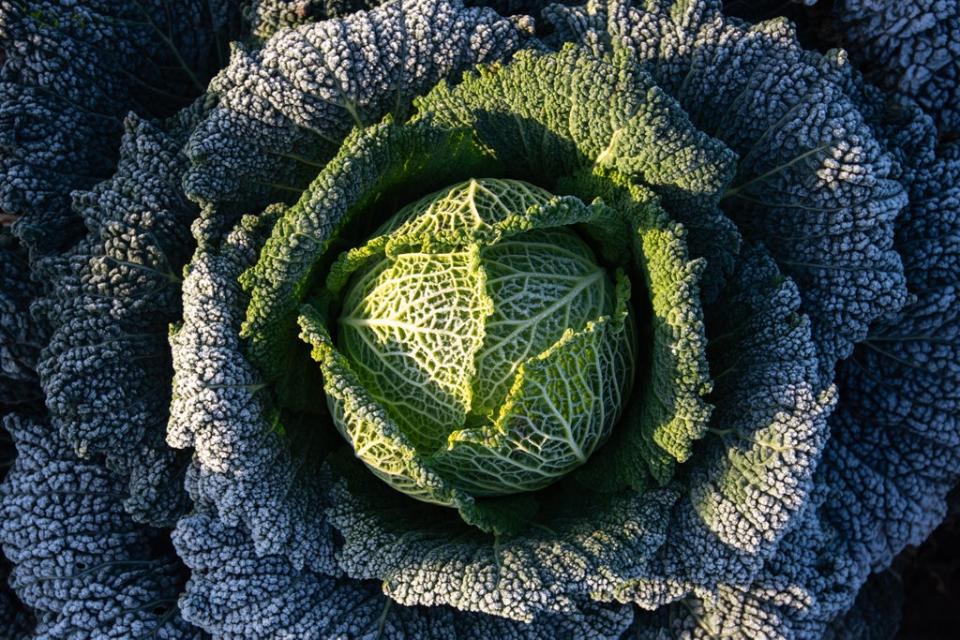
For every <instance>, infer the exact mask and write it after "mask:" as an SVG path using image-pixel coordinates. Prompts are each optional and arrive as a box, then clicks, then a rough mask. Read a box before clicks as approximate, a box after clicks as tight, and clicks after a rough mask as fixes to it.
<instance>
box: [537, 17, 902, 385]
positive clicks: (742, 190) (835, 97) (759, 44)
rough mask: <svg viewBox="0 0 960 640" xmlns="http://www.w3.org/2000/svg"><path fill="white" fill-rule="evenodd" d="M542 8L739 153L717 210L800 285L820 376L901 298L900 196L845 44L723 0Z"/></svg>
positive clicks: (892, 310)
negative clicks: (815, 47)
mask: <svg viewBox="0 0 960 640" xmlns="http://www.w3.org/2000/svg"><path fill="white" fill-rule="evenodd" d="M546 13H547V14H548V17H549V18H550V19H551V20H552V21H554V22H555V23H556V24H557V26H558V29H559V30H560V32H561V33H562V34H564V35H565V36H567V37H569V38H575V39H577V40H579V41H581V42H583V43H584V44H585V45H587V46H590V47H600V48H605V47H607V46H611V45H612V46H613V47H614V48H625V49H627V50H628V51H630V52H631V53H632V54H633V55H634V56H635V57H636V58H637V60H638V62H639V63H641V64H644V65H646V66H647V67H648V68H649V69H650V70H651V72H652V73H653V75H654V77H655V78H656V81H657V83H658V84H659V85H660V86H661V87H663V90H664V91H666V92H667V93H668V94H670V95H671V96H673V97H674V98H676V100H677V101H678V102H679V103H680V104H681V105H682V107H683V109H684V111H686V113H687V114H688V115H689V117H690V119H691V121H692V122H693V123H694V125H696V126H697V127H698V128H700V129H702V130H703V131H704V132H706V133H708V134H711V135H713V136H715V137H716V138H718V139H720V140H722V141H723V142H724V143H726V144H727V145H729V147H730V148H731V149H733V150H734V151H736V152H737V154H739V156H740V158H739V162H738V164H737V176H736V178H735V179H734V183H733V185H732V186H731V187H730V188H729V189H728V190H727V191H726V193H725V194H724V198H723V202H722V207H723V210H724V211H725V212H726V213H727V215H728V216H729V217H730V219H731V220H733V221H734V222H736V223H737V226H738V228H739V229H740V231H741V232H742V233H743V234H744V236H745V237H746V238H748V239H750V240H754V241H762V242H764V243H765V244H766V245H767V247H768V248H769V249H770V251H771V253H772V254H773V256H774V257H775V258H776V260H777V262H778V264H779V265H780V267H781V268H782V269H783V271H784V273H786V274H788V275H790V276H791V277H792V278H793V279H794V280H795V281H796V282H797V284H798V285H799V287H800V291H801V293H802V296H803V304H804V306H803V311H804V312H805V313H807V314H808V315H809V316H810V319H811V321H812V322H813V334H814V338H815V340H816V342H817V345H818V348H819V350H820V354H821V355H820V359H821V362H822V367H823V374H824V375H829V374H830V372H831V371H832V368H833V364H834V362H835V361H836V360H837V359H838V358H843V357H846V356H848V355H849V354H850V353H851V351H852V349H853V344H854V343H855V342H858V341H860V340H862V339H863V338H864V337H865V336H866V334H867V330H868V327H869V325H870V323H872V322H873V321H875V320H877V319H878V318H880V317H883V316H885V315H888V314H891V313H895V312H896V311H897V310H898V309H899V308H900V307H902V306H903V304H904V302H905V301H906V288H905V282H904V276H903V267H902V265H901V263H900V259H899V256H898V255H897V253H896V251H895V250H894V248H893V222H894V218H895V217H896V215H897V214H898V213H899V212H900V211H901V209H902V208H903V206H904V205H905V204H906V194H905V192H904V189H903V187H902V186H901V185H900V184H899V183H898V182H896V181H895V180H894V179H893V178H895V177H896V176H895V175H894V174H895V165H894V163H893V160H892V157H891V156H890V155H889V154H888V153H886V152H885V151H884V149H883V148H882V147H881V146H880V144H879V143H878V142H877V141H876V139H875V137H874V135H873V134H872V132H871V130H870V128H869V127H868V125H867V124H866V123H865V122H864V119H863V117H862V116H861V114H860V113H859V111H858V109H859V105H858V104H857V103H856V102H855V100H853V99H851V97H850V96H849V95H847V94H846V93H845V90H844V89H845V86H844V83H843V82H842V80H841V79H840V78H838V77H837V72H836V66H837V65H838V64H839V65H842V64H844V57H843V54H842V52H831V53H828V54H827V55H826V56H821V55H818V54H816V53H813V52H807V51H804V50H803V49H802V48H801V47H800V46H799V43H798V42H797V40H796V36H795V33H794V30H793V27H792V25H790V24H789V23H788V22H787V21H785V20H782V19H781V20H772V21H769V22H764V23H761V24H758V25H755V26H748V25H745V24H744V23H742V22H740V21H738V20H728V19H725V18H724V17H723V16H722V14H721V13H720V2H719V0H694V1H691V2H674V1H671V0H655V1H654V2H649V3H646V4H645V5H644V6H643V7H640V6H631V5H630V4H629V2H626V1H624V0H610V1H609V2H599V1H598V2H593V1H591V2H590V3H588V4H587V5H586V6H584V7H573V8H568V7H552V8H551V9H549V10H547V12H546Z"/></svg>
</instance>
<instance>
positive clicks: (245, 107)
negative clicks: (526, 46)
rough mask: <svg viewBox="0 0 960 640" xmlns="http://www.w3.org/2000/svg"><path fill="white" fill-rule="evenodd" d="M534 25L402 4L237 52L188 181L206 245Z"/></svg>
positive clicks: (286, 196)
mask: <svg viewBox="0 0 960 640" xmlns="http://www.w3.org/2000/svg"><path fill="white" fill-rule="evenodd" d="M528 27H529V25H528V24H527V23H526V21H524V20H508V19H504V18H501V17H500V16H498V15H497V14H496V13H494V12H493V11H492V10H490V9H482V8H470V9H466V8H464V7H463V6H462V5H461V4H460V3H459V2H458V1H457V0H453V1H450V0H402V1H401V2H391V3H388V4H387V5H384V6H383V7H379V8H376V9H373V10H371V11H361V12H358V13H355V14H353V15H350V16H347V17H345V18H342V19H336V20H327V21H324V22H320V23H317V24H307V25H303V26H301V27H299V28H296V29H287V30H282V31H280V32H278V33H277V34H275V35H274V36H273V37H272V38H270V39H269V40H268V41H267V42H266V43H265V44H264V46H263V47H262V48H260V49H255V50H248V49H247V48H245V47H244V46H242V45H235V46H234V49H233V53H232V56H231V61H230V65H229V66H227V68H226V69H224V70H223V71H222V72H221V73H220V74H219V75H218V76H217V77H216V78H214V79H213V81H212V82H211V83H210V87H209V91H210V92H211V93H212V94H214V95H216V96H218V99H219V103H218V106H217V107H216V108H215V109H214V110H213V111H212V112H211V113H210V115H209V116H208V118H207V119H206V121H205V122H203V123H201V124H200V126H198V127H197V129H196V131H195V132H194V134H193V135H192V136H191V139H190V142H189V144H188V145H187V153H188V155H189V156H190V158H191V159H192V160H193V162H194V166H193V168H192V169H191V170H190V171H189V172H188V174H187V176H186V177H185V180H184V186H185V188H186V190H187V192H188V193H189V194H190V196H191V197H192V198H193V199H195V200H196V201H198V202H200V203H201V204H203V205H204V218H203V219H204V221H205V222H204V224H203V225H202V226H201V229H203V231H201V232H200V233H201V236H200V241H201V243H202V242H203V239H204V238H205V237H218V236H219V235H221V234H222V233H223V232H225V231H226V230H228V229H229V228H230V226H232V224H233V223H234V222H235V220H236V217H237V215H238V214H241V213H248V212H250V211H257V210H260V209H262V208H263V207H265V206H266V205H268V204H270V203H272V202H276V201H281V200H282V201H290V200H291V199H295V198H296V197H297V196H298V195H299V194H300V192H301V191H303V189H304V188H305V187H306V186H307V184H309V182H310V180H311V179H312V178H313V177H314V176H315V175H316V174H317V172H318V171H319V169H320V168H321V167H323V166H324V165H325V164H326V162H327V161H328V160H329V159H330V158H331V157H332V156H333V155H334V153H335V152H336V150H337V148H338V147H339V145H340V142H341V140H343V138H344V137H345V136H346V135H347V133H349V131H350V129H351V128H352V127H353V126H354V125H355V124H357V123H371V122H376V121H378V120H379V119H380V118H381V117H383V115H384V114H386V113H389V112H391V111H397V112H403V111H405V110H406V108H407V106H408V105H409V102H410V100H411V98H412V97H413V96H415V95H417V94H418V93H422V92H424V91H426V90H427V89H429V88H430V87H431V86H433V85H434V84H435V83H436V82H437V81H438V80H440V79H441V78H445V77H448V76H449V77H456V76H457V75H458V74H459V73H461V72H462V71H463V70H464V69H466V68H469V67H470V66H471V65H473V64H475V63H478V62H484V61H492V60H499V59H502V58H505V57H508V56H509V55H510V54H512V53H513V52H514V51H516V50H517V49H518V48H519V47H520V46H521V44H522V43H523V42H524V40H525V39H526V31H527V29H528Z"/></svg>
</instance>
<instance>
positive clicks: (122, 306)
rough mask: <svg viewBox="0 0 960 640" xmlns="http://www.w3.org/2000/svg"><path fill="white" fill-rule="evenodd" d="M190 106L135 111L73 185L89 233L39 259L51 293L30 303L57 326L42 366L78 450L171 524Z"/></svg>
mask: <svg viewBox="0 0 960 640" xmlns="http://www.w3.org/2000/svg"><path fill="white" fill-rule="evenodd" d="M195 110H196V107H194V108H193V109H190V110H186V111H185V112H183V113H182V114H181V116H180V121H179V122H176V121H174V122H171V123H170V126H169V127H167V130H166V131H165V130H164V129H163V128H160V127H158V126H155V125H153V124H150V123H148V122H146V121H142V120H140V119H138V118H136V117H134V116H130V117H129V118H128V119H127V123H126V133H125V134H124V137H123V141H122V142H123V143H122V148H121V157H120V162H119V165H118V166H117V172H116V174H115V175H114V176H113V177H112V178H110V179H109V180H107V181H105V182H102V183H100V184H99V185H97V186H96V187H95V188H94V189H93V190H91V191H87V192H79V193H76V194H75V202H74V206H75V209H76V211H77V212H79V213H80V214H81V215H82V217H83V221H84V223H85V224H86V226H87V228H88V229H89V233H88V234H87V235H86V236H84V237H83V238H82V239H81V240H80V241H79V242H77V243H76V245H74V246H73V247H72V248H71V249H70V250H68V251H66V252H65V253H63V254H61V255H59V256H53V257H49V258H46V259H44V260H43V261H41V262H40V264H39V269H40V273H41V275H42V276H43V277H44V279H45V280H46V281H47V282H48V283H50V285H51V286H50V287H49V293H47V295H45V296H44V297H42V298H41V299H40V300H39V301H37V302H36V303H35V305H34V312H35V313H37V314H38V315H40V316H42V317H43V318H44V319H45V321H46V323H47V325H48V326H49V327H50V329H51V330H52V333H51V335H50V337H49V342H48V344H47V345H46V346H45V347H44V349H43V352H42V356H41V359H40V362H39V363H38V372H39V374H40V378H41V383H42V385H43V389H44V391H45V394H46V404H47V407H48V409H49V411H50V421H51V424H52V426H53V427H54V428H55V429H57V430H58V431H59V432H60V433H61V435H62V437H63V438H64V440H65V441H66V442H69V443H70V444H71V445H72V446H73V447H74V448H75V450H76V451H77V452H78V453H79V455H81V456H91V455H104V456H106V460H107V463H108V464H109V465H110V467H111V468H112V469H113V470H115V471H116V472H118V473H120V474H122V475H124V476H126V477H129V478H130V486H129V491H130V497H129V499H128V500H127V502H126V506H127V509H128V511H129V512H130V513H131V514H133V515H134V517H135V518H136V519H138V520H141V521H145V522H149V523H153V524H167V525H168V526H169V525H172V524H173V523H174V522H175V521H176V519H177V517H179V515H180V514H181V513H182V512H183V511H185V510H186V508H187V504H188V502H189V500H188V498H187V496H186V495H185V493H184V492H183V489H182V486H183V473H184V469H185V467H186V464H187V462H188V458H187V456H185V455H183V454H178V453H177V452H174V451H172V450H170V449H169V448H168V447H167V446H166V444H165V442H164V432H165V428H166V422H167V415H168V414H167V408H168V405H169V402H170V378H171V377H172V370H171V367H170V356H169V354H168V352H167V349H168V342H167V340H168V336H167V333H168V324H169V323H170V322H173V321H176V320H178V319H179V317H180V313H181V312H180V275H179V274H180V272H181V270H182V268H183V265H184V264H185V263H186V261H187V259H188V258H189V256H190V251H191V248H192V244H193V243H192V238H191V237H190V231H189V225H190V222H191V221H192V220H193V218H194V217H195V216H196V206H195V205H193V204H192V203H190V202H189V201H187V200H186V198H185V197H184V195H183V194H182V192H181V190H180V179H181V177H182V175H183V172H184V171H185V170H186V165H187V160H186V157H185V156H184V155H183V154H182V153H181V152H180V147H181V146H182V145H183V143H184V140H185V132H186V131H189V128H190V125H191V124H192V123H193V122H194V121H195V120H196V115H195V114H194V113H193V111H195Z"/></svg>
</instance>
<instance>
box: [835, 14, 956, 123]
mask: <svg viewBox="0 0 960 640" xmlns="http://www.w3.org/2000/svg"><path fill="white" fill-rule="evenodd" d="M833 6H834V9H833V10H834V13H835V14H836V17H835V19H836V20H839V22H840V23H841V25H842V26H841V33H842V39H843V44H844V46H845V47H846V48H847V50H848V51H849V52H850V56H851V57H852V58H853V59H854V61H855V62H856V63H857V65H858V66H859V67H860V68H861V69H862V70H863V72H864V74H865V75H866V77H867V79H868V80H870V81H871V82H874V83H876V84H877V85H878V86H880V87H882V88H883V89H884V90H886V91H890V92H896V93H902V94H904V95H907V96H909V97H911V98H913V99H914V100H916V101H917V103H919V105H920V106H921V107H922V108H923V109H924V110H925V111H926V112H927V113H928V114H930V115H931V116H932V117H933V118H934V120H935V121H936V122H937V126H938V128H939V129H940V132H941V134H944V135H951V134H954V133H956V132H957V131H958V129H960V107H958V103H960V5H958V4H957V3H956V2H940V1H937V0H915V1H914V2H890V1H886V2H877V1H875V0H841V1H840V2H835V3H834V5H833Z"/></svg>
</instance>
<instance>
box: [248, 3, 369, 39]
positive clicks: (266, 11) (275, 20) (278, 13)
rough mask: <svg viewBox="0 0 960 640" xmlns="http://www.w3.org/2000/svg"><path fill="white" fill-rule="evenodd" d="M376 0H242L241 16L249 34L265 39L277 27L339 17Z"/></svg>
mask: <svg viewBox="0 0 960 640" xmlns="http://www.w3.org/2000/svg"><path fill="white" fill-rule="evenodd" d="M380 4H382V0H299V1H297V2H291V1H290V0H244V5H243V16H244V17H245V18H246V20H247V22H248V23H249V24H250V30H251V32H252V33H253V35H255V36H256V37H258V38H261V39H264V40H266V39H267V38H269V37H271V36H273V35H274V34H275V33H276V32H277V31H280V30H281V29H287V28H291V27H299V26H300V25H303V24H308V23H311V22H319V21H320V20H328V19H330V18H342V17H345V16H348V15H350V14H351V13H355V12H357V11H364V10H367V9H372V8H374V7H376V6H377V5H380Z"/></svg>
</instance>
